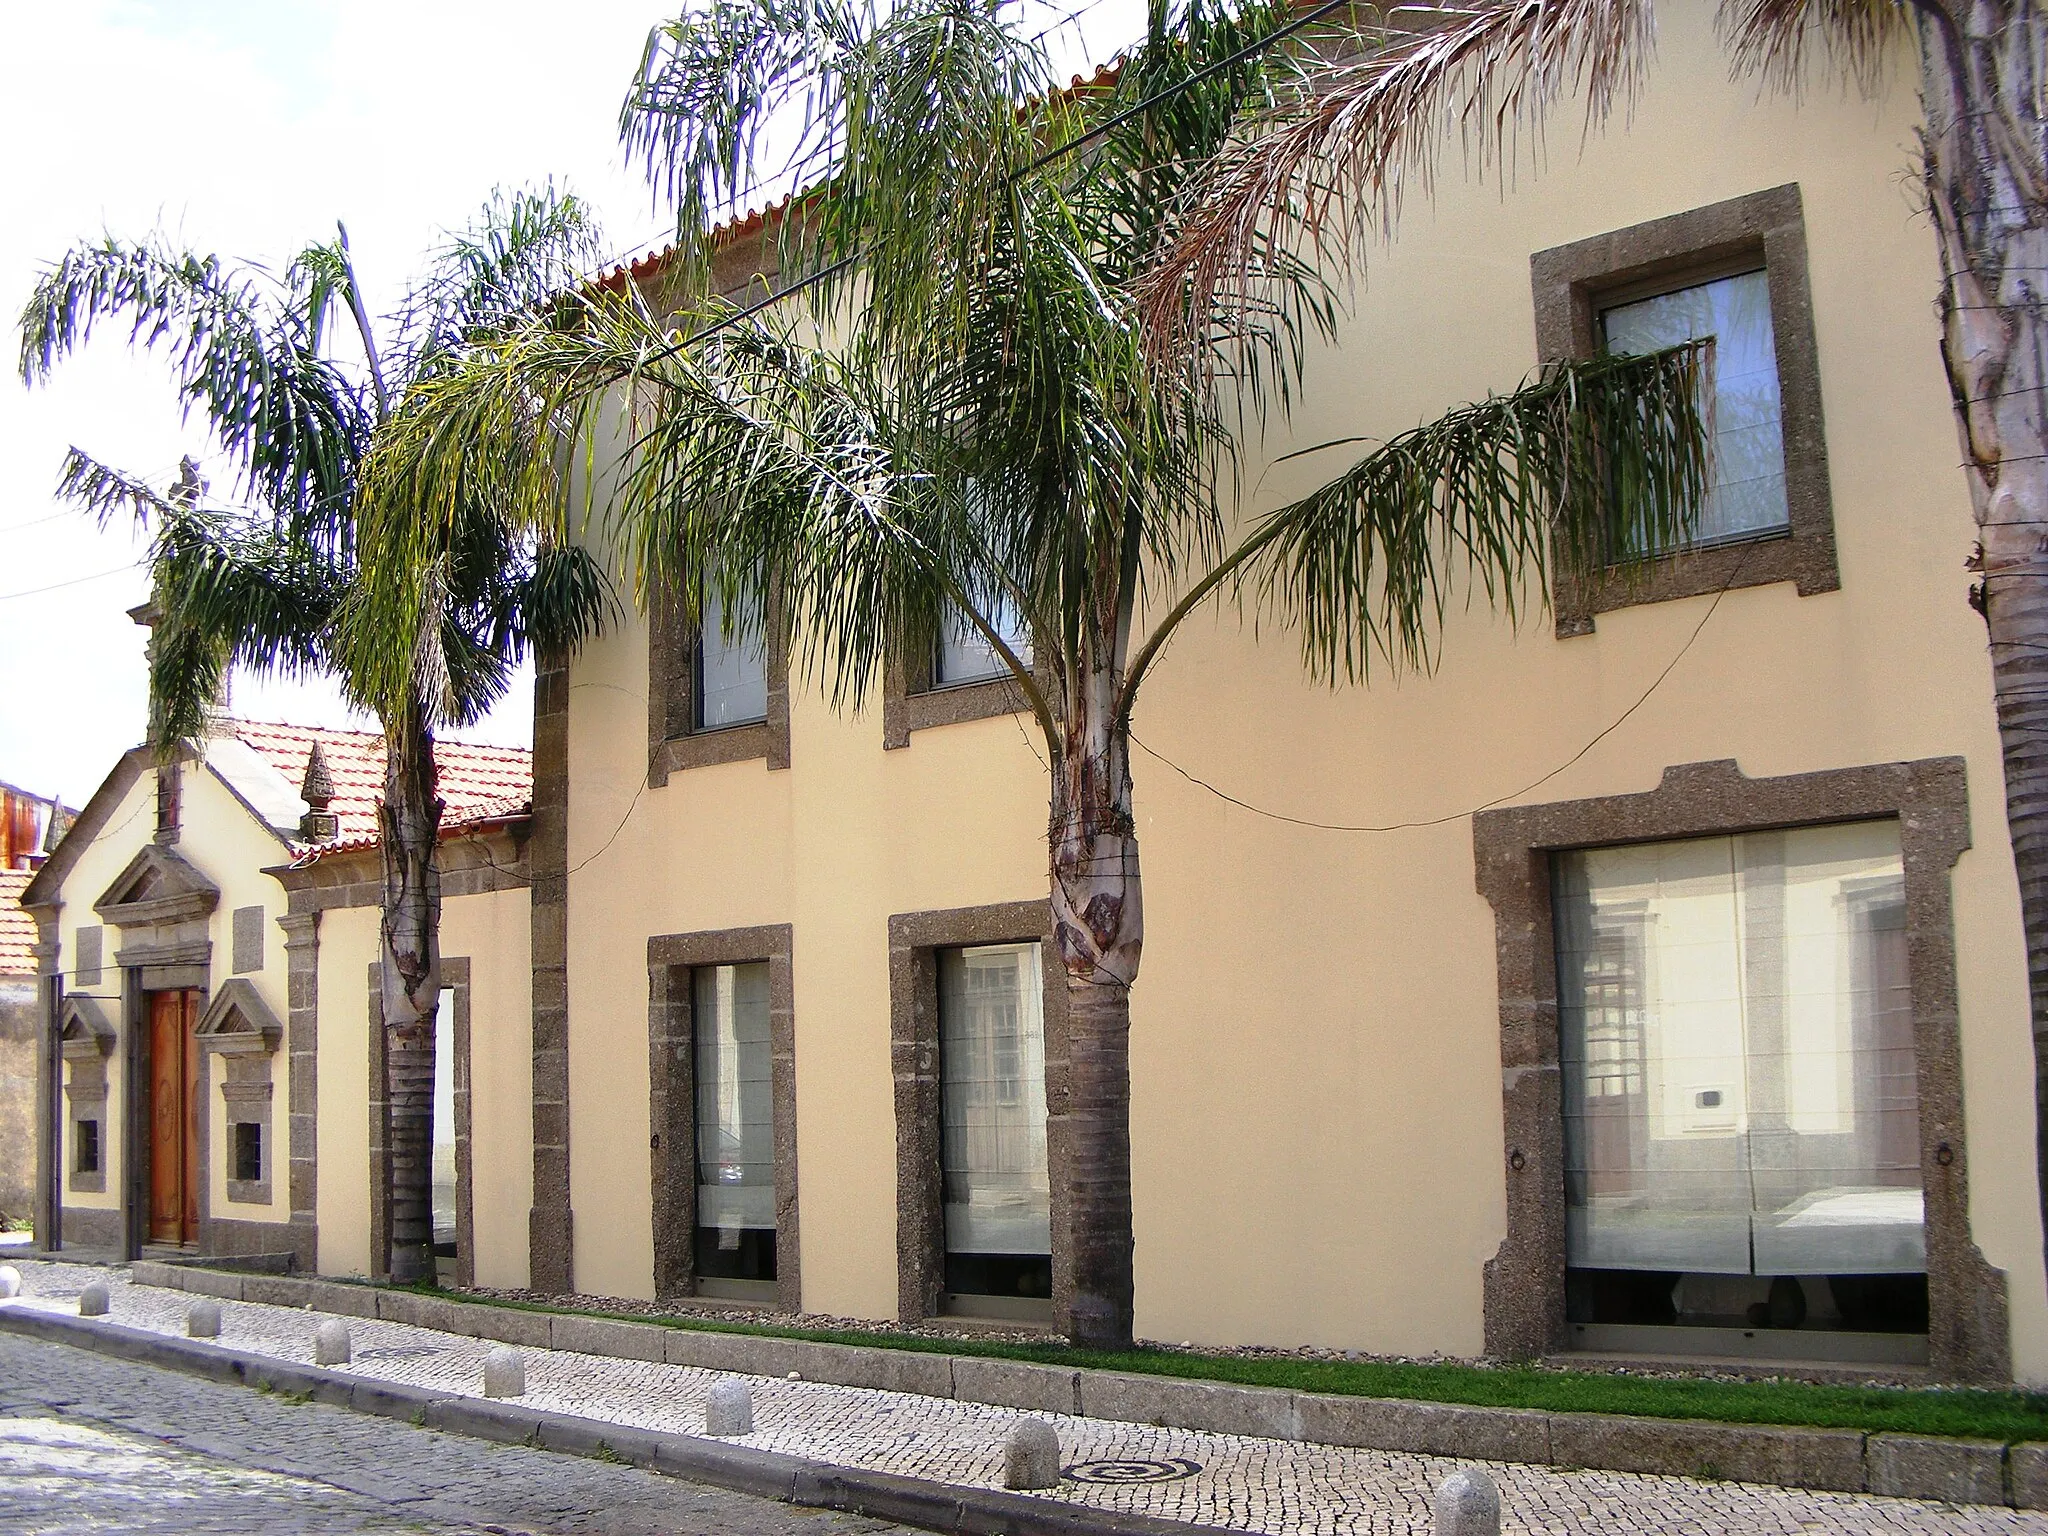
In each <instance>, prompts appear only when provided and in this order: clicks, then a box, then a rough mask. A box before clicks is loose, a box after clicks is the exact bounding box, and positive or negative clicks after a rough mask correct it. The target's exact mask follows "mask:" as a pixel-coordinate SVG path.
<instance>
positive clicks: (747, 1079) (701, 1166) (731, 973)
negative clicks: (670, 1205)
mask: <svg viewBox="0 0 2048 1536" xmlns="http://www.w3.org/2000/svg"><path fill="white" fill-rule="evenodd" d="M693 989H694V1002H693V1015H694V1024H695V1028H696V1035H697V1225H698V1226H700V1227H717V1228H719V1229H720V1230H722V1231H726V1232H731V1233H733V1234H735V1242H736V1241H737V1233H738V1232H739V1231H740V1230H742V1229H744V1228H748V1227H752V1228H756V1229H760V1230H767V1231H772V1230H773V1229H774V1227H775V1111H774V1107H773V1104H774V1099H773V1094H772V1092H771V1089H770V1077H771V1053H770V1048H769V1037H768V967H767V966H766V965H765V964H755V965H707V966H701V967H699V968H698V969H697V970H696V972H695V973H694V976H693Z"/></svg>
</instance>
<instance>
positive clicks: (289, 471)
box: [21, 184, 610, 1282]
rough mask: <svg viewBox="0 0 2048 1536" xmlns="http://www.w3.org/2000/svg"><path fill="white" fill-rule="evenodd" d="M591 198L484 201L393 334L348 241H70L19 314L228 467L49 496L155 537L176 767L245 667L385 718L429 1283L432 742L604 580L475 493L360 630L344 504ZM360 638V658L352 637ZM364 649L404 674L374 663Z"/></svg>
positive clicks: (592, 624) (513, 305)
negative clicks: (121, 331)
mask: <svg viewBox="0 0 2048 1536" xmlns="http://www.w3.org/2000/svg"><path fill="white" fill-rule="evenodd" d="M595 239H596V234H595V230H594V229H593V227H592V224H591V221H590V219H589V217H588V215H587V214H586V211H585V209H584V206H583V204H582V203H581V202H579V201H578V200H577V199H576V198H575V197H573V196H570V195H567V194H565V193H560V192H558V191H557V190H556V189H555V188H554V187H553V186H552V184H550V185H548V186H546V187H544V188H542V189H540V190H536V191H526V192H518V193H509V194H508V193H502V192H500V193H494V194H493V195H492V197H491V199H490V200H489V201H488V202H487V203H486V204H485V206H484V208H483V210H482V213H481V214H480V215H479V217H478V218H477V220H476V221H475V222H474V223H473V224H472V226H471V227H470V228H469V229H468V230H467V231H466V232H464V233H461V234H456V235H451V236H450V237H449V238H448V240H447V241H446V243H445V244H443V245H442V247H441V248H440V249H438V250H437V251H435V252H434V253H433V257H432V260H431V262H430V264H429V266H428V269H427V274H426V276H425V278H424V279H423V280H422V281H421V282H419V283H418V284H417V285H416V286H415V287H414V288H413V289H412V290H411V291H410V292H409V293H408V294H407V296H406V300H405V303H404V305H403V306H402V307H401V309H400V310H399V311H398V313H397V315H396V316H395V317H394V320H393V322H392V324H391V325H390V327H389V328H388V330H387V331H386V332H385V333H384V334H383V335H381V336H380V334H379V332H378V329H377V327H376V326H375V325H373V324H372V322H371V319H370V315H369V311H368V308H367V306H366V304H365V301H364V298H363V292H362V287H361V284H360V283H359V282H358V281H357V277H356V270H355V265H354V262H353V261H352V259H351V257H350V254H349V245H348V233H347V231H346V230H345V229H338V230H337V238H336V239H334V240H333V241H331V242H327V243H317V244H312V245H309V246H307V247H306V248H305V249H304V250H303V251H301V252H300V253H299V255H298V256H297V258H296V259H295V260H294V261H293V262H292V264H291V265H290V267H289V268H288V269H287V270H286V272H285V274H284V276H283V277H282V278H277V277H274V276H273V275H271V274H270V273H267V272H265V271H264V270H262V269H261V268H257V267H253V266H247V265H242V266H236V265H231V264H229V263H226V262H223V261H222V260H221V259H220V258H218V257H216V256H200V255H197V254H194V253H192V252H189V251H183V250H178V249H176V248H174V247H172V246H171V245H170V244H169V243H168V242H167V241H165V240H164V239H163V237H162V236H160V235H156V236H151V237H150V238H147V239H144V240H141V241H137V242H127V241H121V240H117V239H114V238H113V237H111V236H109V237H107V238H105V239H103V240H100V241H97V242H94V243H91V244H86V245H81V246H78V247H77V248H75V249H73V250H72V251H70V252H69V253H67V254H66V255H65V256H64V258H63V259H62V260H61V261H59V262H58V263H57V264H56V265H55V266H54V267H52V268H51V269H50V270H49V271H48V272H47V273H46V274H45V275H44V277H43V278H42V280H41V281H40V282H39V283H38V284H37V285H36V289H35V292H34V294H33V295H32V296H31V297H30V299H29V301H28V304H27V306H26V307H25V308H24V309H23V311H22V316H21V374H22V378H23V380H24V382H26V383H29V384H35V383H39V382H41V381H43V380H44V379H46V378H47V377H48V376H49V374H50V371H51V369H52V368H53V367H54V366H55V364H56V362H57V360H58V359H59V358H61V357H64V356H66V355H68V354H69V353H70V352H72V351H73V350H74V349H76V348H77V347H79V346H82V345H83V344H84V343H85V341H86V340H87V338H88V337H89V336H90V334H91V333H92V330H93V328H94V326H95V325H97V324H102V323H110V322H115V321H119V322H122V323H124V324H125V325H126V327H127V332H128V340H129V341H130V343H131V344H133V345H137V346H140V347H142V348H145V349H149V350H154V351H157V352H159V353H160V354H161V355H162V356H163V357H164V358H165V360H166V361H167V362H168V363H169V364H170V368H171V372H172V375H173V377H174V379H175V381H176V384H177V388H178V394H179V397H180V400H181V402H182V403H183V406H184V408H185V411H186V413H187V415H188V416H189V415H190V414H192V413H193V412H195V411H196V412H197V413H198V415H199V417H200V419H201V421H202V422H203V423H204V424H205V426H206V427H207V429H208V430H209V431H210V432H211V434H212V437H213V439H214V441H215V443H216V444H217V445H218V447H219V449H220V450H221V451H222V453H223V454H224V455H225V456H226V458H227V460H228V461H229V462H230V463H231V464H232V465H233V466H234V468H235V472H236V485H235V490H236V491H237V492H238V493H239V495H240V496H241V498H242V502H241V503H240V504H228V503H222V502H217V501H211V500H208V499H207V497H206V495H205V488H204V486H203V484H202V483H201V482H200V481H199V479H198V477H197V475H196V473H195V472H194V470H193V468H192V465H191V462H190V461H189V460H188V461H187V462H186V467H185V471H184V473H183V475H182V477H181V479H180V482H179V484H178V486H177V487H175V488H173V489H172V490H171V491H170V492H168V493H160V492H159V491H157V490H156V489H155V488H153V487H152V486H150V485H149V484H147V483H146V482H145V481H144V480H142V479H141V478H138V477H136V476H133V475H129V474H125V473H123V472H121V471H120V470H117V469H113V468H110V467H109V466H107V465H104V464H102V463H99V462H98V461H97V460H95V459H93V458H92V457H90V456H89V455H87V454H86V453H84V452H83V451H81V450H79V449H77V448H73V449H72V450H71V453H70V455H69V457H68V459H67V461H66V464H65V468H64V472H63V477H62V481H61V484H60V490H61V493H62V494H64V495H65V496H67V497H69V498H70V499H72V500H73V501H75V502H77V503H78V504H79V505H81V506H82V507H83V508H85V509H86V510H87V511H89V512H92V513H94V514H96V515H97V516H98V517H99V518H100V519H101V521H102V523H104V522H105V521H106V520H107V519H108V518H110V517H112V516H113V515H115V514H116V513H119V512H122V511H127V512H130V513H132V514H133V515H134V516H135V517H136V518H137V519H138V520H139V521H140V522H141V523H142V525H143V526H145V527H147V528H150V529H151V530H152V532H151V550H150V566H151V578H152V582H153V586H154V592H155V601H156V603H157V606H158V607H159V608H160V609H161V613H162V616H161V618H160V619H159V621H158V623H157V626H156V633H155V640H154V643H153V645H152V648H151V660H150V715H151V732H150V734H151V739H152V741H154V742H155V744H156V746H157V749H158V751H159V752H160V753H161V754H163V755H164V757H165V758H166V759H169V758H170V757H172V756H174V755H175V754H176V753H177V751H178V750H179V747H180V744H181V743H184V742H187V741H194V740H198V739H201V738H203V737H204V736H205V734H206V732H207V726H208V716H209V712H210V710H211V709H212V707H213V705H214V703H215V701H216V700H217V699H218V698H219V697H220V696H221V688H222V683H223V681H224V680H225V678H226V676H227V673H228V670H229V668H230V667H231V666H242V667H247V668H251V669H254V670H256V671H259V672H271V673H278V674H283V675H287V676H292V675H303V674H306V673H312V672H328V673H333V674H335V675H337V676H338V677H339V678H340V679H341V680H342V683H343V685H344V688H345V691H346V692H347V693H348V694H349V696H350V698H351V700H352V702H354V703H355V704H357V705H358V706H359V707H362V708H366V709H368V710H370V711H372V712H373V713H375V714H376V715H377V717H378V719H379V720H380V721H381V722H382V724H383V727H384V740H385V750H386V759H385V779H384V799H383V802H382V804H381V805H380V807H379V810H378V816H379V819H380V822H381V824H382V837H381V842H382V846H383V859H384V897H383V914H382V923H381V929H380V941H381V953H382V958H383V967H382V971H383V998H382V1001H383V1014H384V1022H385V1027H386V1029H387V1031H388V1032H389V1051H388V1054H387V1057H386V1060H387V1062H388V1072H389V1078H388V1100H389V1103H390V1105H391V1155H390V1159H389V1168H390V1177H391V1223H390V1233H391V1251H390V1268H391V1276H392V1278H393V1279H394V1280H397V1281H401V1282H409V1281H417V1280H422V1279H429V1280H430V1279H431V1278H432V1277H433V1274H434V1268H433V1254H432V1246H431V1245H432V1231H431V1223H432V1194H433V1183H432V1180H433V1167H432V1150H433V1085H434V1015H435V1011H436V1007H437V1005H438V1002H439V998H440V986H441V974H440V939H439V932H440V912H441V893H440V876H439V873H438V869H437V866H436V856H437V847H438V843H439V825H440V815H441V801H440V800H439V798H438V797H437V795H436V793H435V769H434V732H435V731H436V730H437V729H439V728H441V727H443V726H454V727H459V726H462V725H466V724H470V723H473V722H474V721H475V720H477V719H478V718H479V717H481V716H482V714H483V713H484V712H485V711H486V710H487V709H489V707H490V706H491V705H492V704H493V703H494V702H495V701H496V700H497V699H498V698H500V697H501V696H502V695H503V694H504V692H505V689H506V687H507V684H508V682H509V680H510V676H511V673H512V669H513V668H514V667H515V666H516V665H517V664H518V663H519V661H520V659H521V658H522V657H523V656H524V655H525V654H526V653H527V652H528V651H529V650H531V649H535V648H549V647H558V646H566V645H572V644H574V643H575V641H576V640H577V639H578V638H580V637H581V636H583V635H584V634H587V633H589V632H591V631H593V630H594V629H595V628H596V627H597V626H598V625H599V624H600V623H601V621H602V618H603V615H604V612H605V609H606V606H607V604H608V602H609V591H610V589H609V586H608V585H607V583H606V581H605V578H604V576H603V574H602V573H601V571H599V570H598V568H597V567H596V566H595V565H593V564H592V563H591V562H590V560H589V558H588V557H587V556H586V555H584V554H583V553H582V552H581V551H578V550H575V549H567V548H560V547H556V546H551V545H535V544H533V543H532V542H531V541H522V540H521V539H520V538H518V537H517V536H516V534H515V533H514V532H513V531H512V530H510V529H509V528H508V527H507V525H506V524H505V523H504V522H502V521H501V520H499V519H496V518H493V517H488V516H481V515H476V513H475V512H474V511H472V510H471V509H463V511H462V513H460V514H459V515H457V516H456V517H454V518H452V519H450V520H449V521H447V522H446V523H444V524H443V525H442V526H440V527H439V528H437V529H436V530H435V532H434V537H433V539H432V546H431V551H430V554H429V556H428V558H427V562H426V571H427V577H428V580H429V582H430V584H431V586H432V589H433V601H432V603H431V604H430V605H429V606H428V607H427V608H426V609H425V610H423V611H422V614H421V615H420V616H419V619H418V621H417V622H415V623H412V624H410V625H409V626H408V627H406V628H404V629H401V630H387V631H383V632H379V633H375V634H364V633H362V632H360V631H359V629H357V628H356V627H354V626H353V625H352V616H353V614H354V612H355V609H356V606H357V602H356V597H357V593H358V591H359V588H360V586H361V584H362V582H363V579H364V571H363V568H362V565H361V563H360V560H359V556H360V552H361V546H360V543H359V541H358V538H357V533H356V525H355V517H356V507H357V493H358V480H359V477H360V475H361V472H362V468H363V464H364V461H365V459H366V457H367V456H368V454H369V453H370V451H371V449H372V447H373V445H374V444H375V441H376V438H377V434H378V433H379V432H380V431H381V430H383V428H384V425H385V423H386V422H387V421H388V419H389V417H390V414H391V412H392V411H393V410H394V409H396V408H398V407H399V406H400V405H401V404H402V402H403V400H404V398H405V396H406V393H407V392H408V391H409V390H413V389H417V388H419V387H420V386H421V385H422V384H423V383H424V382H425V381H427V380H429V379H433V378H436V377H440V376H442V375H445V374H447V373H448V372H450V371H451V370H452V369H453V368H455V367H456V366H457V365H458V364H459V362H460V360H461V357H462V355H463V353H464V351H465V349H466V348H468V347H469V346H471V345H472V344H474V342H475V341H476V339H477V338H478V337H479V336H481V335H483V334H486V333H488V332H489V331H491V330H492V329H494V328H498V327H501V326H503V325H505V324H507V323H508V322H510V321H511V320H512V319H513V318H514V317H516V316H518V315H519V314H521V313H522V312H524V311H526V310H527V309H528V308H530V307H531V306H533V305H535V304H537V303H540V302H542V301H544V300H545V299H547V297H548V296H549V295H550V294H552V293H554V292H556V291H557V290H558V289H560V288H561V287H562V286H563V285H564V284H565V283H568V282H570V281H573V280H574V279H575V278H576V277H577V275H578V273H579V272H580V271H581V270H583V269H584V268H585V267H586V266H587V265H588V263H589V261H590V260H591V259H592V258H593V256H594V248H595ZM337 311H339V312H340V313H341V314H342V315H345V316H346V317H347V318H348V320H349V321H350V322H352V325H353V330H354V340H355V343H356V344H357V346H358V347H359V349H360V353H361V355H360V358H357V359H353V360H351V362H347V363H345V362H343V361H341V360H339V359H337V358H336V356H335V355H334V349H333V346H332V343H333V342H334V340H335V337H334V334H333V326H332V322H333V320H334V317H335V315H336V313H337ZM351 645H353V646H354V647H355V650H351ZM364 648H369V649H375V650H379V651H384V652H389V653H390V654H391V655H393V656H395V657H397V658H398V659H399V664H398V666H397V667H396V668H395V669H393V670H391V671H390V672H388V673H385V674H379V675H372V674H371V673H370V672H369V671H368V670H366V669H365V668H363V667H361V666H358V665H355V664H353V661H352V658H353V656H354V655H355V654H356V653H357V652H359V651H360V650H362V649H364Z"/></svg>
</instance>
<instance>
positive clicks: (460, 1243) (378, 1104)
mask: <svg viewBox="0 0 2048 1536" xmlns="http://www.w3.org/2000/svg"><path fill="white" fill-rule="evenodd" d="M441 986H442V989H443V990H444V991H447V992H449V993H451V994H452V995H453V996H454V999H455V1002H454V1004H453V1008H454V1013H455V1020H454V1025H455V1030H454V1032H455V1060H454V1062H453V1067H454V1072H455V1283H456V1284H457V1285H458V1286H464V1287H467V1286H472V1285H475V1284H476V1210H475V1206H474V1203H473V1202H472V1199H471V1194H470V1191H471V1180H470V1172H471V1166H472V1154H471V1150H470V1105H469V1060H470V1055H469V1043H470V1025H469V959H468V957H467V956H463V957H460V958H455V959H450V958H448V957H447V956H445V955H444V956H443V957H442V959H441ZM386 1054H387V1044H386V1039H385V1034H384V966H383V962H382V961H380V960H373V961H371V962H370V1051H369V1056H370V1277H371V1278H372V1279H374V1280H388V1279H390V1278H391V1100H390V1098H389V1097H388V1092H387V1089H388V1085H387V1083H386V1080H385V1059H386ZM428 1224H429V1225H430V1226H431V1225H432V1222H431V1221H429V1223H428Z"/></svg>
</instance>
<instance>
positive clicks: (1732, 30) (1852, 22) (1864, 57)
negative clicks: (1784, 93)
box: [1714, 0, 1909, 92]
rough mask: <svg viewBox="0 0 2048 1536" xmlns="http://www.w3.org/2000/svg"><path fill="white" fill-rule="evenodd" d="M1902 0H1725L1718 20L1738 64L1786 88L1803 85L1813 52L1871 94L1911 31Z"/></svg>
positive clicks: (1749, 71) (1743, 69) (1741, 67)
mask: <svg viewBox="0 0 2048 1536" xmlns="http://www.w3.org/2000/svg"><path fill="white" fill-rule="evenodd" d="M1908 11H1909V7H1908V6H1906V5H1905V4H1902V3H1901V0H1722V4H1721V10H1720V14H1719V15H1717V16H1716V17H1715V18H1714V21H1715V26H1716V27H1717V28H1718V29H1719V31H1720V33H1721V37H1722V39H1723V40H1724V41H1725V42H1726V43H1727V44H1728V48H1729V51H1730V52H1731V53H1733V54H1734V55H1735V65H1736V68H1737V69H1739V70H1741V71H1743V72H1744V73H1747V74H1757V75H1761V76H1763V77H1764V78H1765V79H1766V80H1768V81H1769V82H1770V83H1771V84H1772V85H1774V86H1776V87H1778V88H1779V89H1781V90H1792V91H1796V90H1797V89H1798V86H1799V83H1800V80H1801V78H1802V77H1803V75H1804V73H1805V69H1806V61H1807V58H1808V55H1809V53H1810V51H1811V50H1812V49H1813V48H1814V47H1815V46H1816V45H1817V46H1818V47H1819V48H1820V50H1821V52H1822V53H1823V54H1824V55H1825V56H1826V59H1827V62H1828V63H1829V64H1831V65H1833V66H1834V67H1835V68H1837V69H1839V70H1840V71H1841V73H1842V74H1843V75H1845V76H1846V77H1848V78H1849V79H1850V80H1853V81H1854V82H1855V83H1856V84H1857V85H1859V86H1860V87H1862V89H1863V90H1864V91H1865V92H1869V91H1873V90H1875V89H1876V88H1877V86H1878V84H1879V82H1880V80H1881V79H1882V78H1883V74H1884V60H1885V49H1886V47H1887V45H1888V44H1890V43H1891V42H1892V40H1893V39H1894V38H1897V37H1900V36H1902V35H1904V34H1905V32H1906V30H1907V26H1908V20H1909V16H1908Z"/></svg>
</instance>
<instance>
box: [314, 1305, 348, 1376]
mask: <svg viewBox="0 0 2048 1536" xmlns="http://www.w3.org/2000/svg"><path fill="white" fill-rule="evenodd" d="M349 1355H350V1349H349V1340H348V1324H347V1323H344V1322H343V1321H342V1320H341V1319H340V1318H338V1317H330V1318H328V1319H327V1321H326V1322H324V1323H322V1324H321V1325H320V1326H319V1327H318V1328H315V1329H314V1330H313V1363H314V1364H315V1365H347V1364H348V1362H349Z"/></svg>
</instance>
